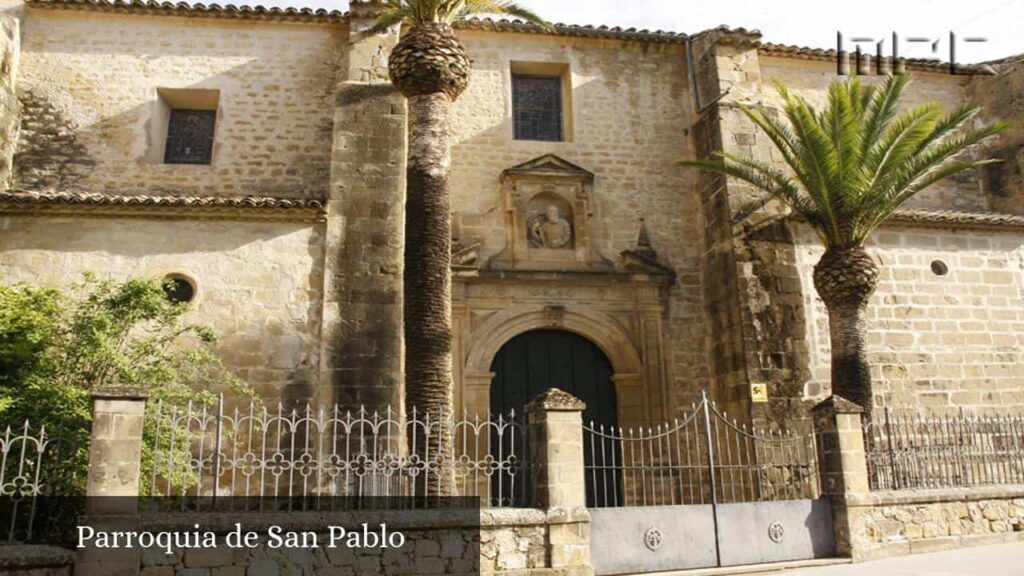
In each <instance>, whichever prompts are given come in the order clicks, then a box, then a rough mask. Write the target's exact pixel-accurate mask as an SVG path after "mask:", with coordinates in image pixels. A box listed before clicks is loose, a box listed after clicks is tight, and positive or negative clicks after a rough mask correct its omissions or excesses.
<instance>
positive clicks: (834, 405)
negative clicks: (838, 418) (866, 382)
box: [813, 394, 864, 414]
mask: <svg viewBox="0 0 1024 576" xmlns="http://www.w3.org/2000/svg"><path fill="white" fill-rule="evenodd" d="M813 410H814V412H815V413H830V412H831V413H833V414H863V413H864V408H863V407H862V406H861V405H860V404H857V403H855V402H851V401H850V400H847V399H846V398H843V397H842V396H839V395H838V394H833V395H831V396H829V397H828V398H825V399H824V400H822V401H821V402H819V403H817V404H816V405H815V406H814V408H813Z"/></svg>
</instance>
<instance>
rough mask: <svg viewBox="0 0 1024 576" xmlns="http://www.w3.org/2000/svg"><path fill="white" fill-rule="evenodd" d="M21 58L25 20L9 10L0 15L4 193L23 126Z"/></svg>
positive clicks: (0, 159) (0, 167) (0, 178)
mask: <svg viewBox="0 0 1024 576" xmlns="http://www.w3.org/2000/svg"><path fill="white" fill-rule="evenodd" d="M20 58H21V20H20V18H19V14H17V13H15V12H12V11H10V10H6V11H5V12H4V13H3V14H0V191H3V190H6V189H7V186H8V185H9V184H10V179H11V172H12V163H13V161H14V148H15V143H16V142H17V138H18V126H19V124H20V123H21V105H20V103H19V102H18V97H17V78H18V64H19V63H18V61H19V60H20Z"/></svg>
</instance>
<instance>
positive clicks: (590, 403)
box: [490, 329, 621, 505]
mask: <svg viewBox="0 0 1024 576" xmlns="http://www.w3.org/2000/svg"><path fill="white" fill-rule="evenodd" d="M491 373H493V374H494V379H493V380H492V381H491V390H490V409H491V413H492V414H508V413H509V412H511V411H512V410H515V412H516V413H522V410H523V407H525V406H526V404H527V403H528V402H530V400H532V399H533V398H535V397H536V396H537V395H539V394H541V393H542V392H544V391H545V390H548V389H549V388H560V389H562V390H565V391H566V392H568V393H570V394H572V395H573V396H576V397H577V398H579V399H580V400H583V402H584V403H586V406H587V407H586V410H585V411H584V412H583V421H584V422H585V423H588V424H590V423H593V424H592V425H593V427H594V428H595V429H600V428H601V427H603V428H604V429H605V430H608V431H609V433H610V432H611V429H612V428H615V427H617V426H618V397H617V393H616V389H615V384H614V382H613V381H612V374H613V372H612V364H611V362H610V361H609V359H608V357H607V356H606V355H605V353H604V352H603V351H602V350H601V349H600V348H599V347H598V346H597V345H596V344H594V343H593V342H591V341H590V340H588V339H586V338H584V337H583V336H580V335H579V334H576V333H573V332H569V331H566V330H551V329H541V330H531V331H528V332H524V333H522V334H519V335H518V336H515V337H514V338H512V339H511V340H509V341H508V342H506V343H505V344H504V345H503V346H502V347H501V349H499V350H498V352H497V354H495V356H494V360H493V361H492V362H491ZM494 441H495V442H502V443H503V444H505V443H506V441H504V440H499V439H497V438H494ZM502 448H503V449H504V450H508V449H510V448H511V447H510V446H502ZM602 448H603V447H602ZM612 449H615V450H616V451H617V446H613V447H612ZM583 452H584V463H585V465H586V466H587V467H588V469H589V467H590V466H591V465H592V462H591V460H592V457H593V456H594V454H593V451H592V450H588V449H587V447H586V446H584V450H583ZM617 461H621V457H619V458H618V459H617ZM606 478H608V477H607V475H604V474H602V475H597V474H593V475H590V474H588V478H587V482H586V489H587V503H588V505H593V504H594V503H596V502H597V498H598V495H600V494H603V497H605V498H607V497H609V494H608V491H609V490H617V489H618V486H620V485H621V483H620V482H605V479H606Z"/></svg>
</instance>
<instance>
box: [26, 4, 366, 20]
mask: <svg viewBox="0 0 1024 576" xmlns="http://www.w3.org/2000/svg"><path fill="white" fill-rule="evenodd" d="M25 4H26V5H28V6H32V7H39V8H64V9H83V10H87V9H94V10H105V11H112V12H146V13H155V14H168V15H179V16H210V17H227V18H243V19H266V20H291V21H313V20H324V21H344V20H346V19H347V18H348V13H347V12H341V11H339V10H325V9H323V8H316V9H314V8H293V7H285V8H278V7H276V6H271V7H267V6H262V5H259V4H257V5H254V6H250V5H246V4H242V5H236V4H230V3H229V4H218V3H216V2H212V3H209V4H204V3H202V2H194V3H189V2H167V1H164V2H160V1H157V0H25Z"/></svg>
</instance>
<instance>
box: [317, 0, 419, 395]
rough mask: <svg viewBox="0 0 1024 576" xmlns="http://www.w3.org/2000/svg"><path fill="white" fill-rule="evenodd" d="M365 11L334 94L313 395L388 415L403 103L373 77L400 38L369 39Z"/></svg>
mask: <svg viewBox="0 0 1024 576" xmlns="http://www.w3.org/2000/svg"><path fill="white" fill-rule="evenodd" d="M366 9H367V7H366V6H362V5H356V14H355V15H354V16H353V19H352V31H351V35H350V42H349V48H348V50H347V51H346V56H347V59H346V64H345V66H344V67H343V70H344V71H345V74H346V78H345V79H344V80H343V81H342V82H340V83H339V84H338V86H337V93H336V96H335V104H334V106H335V108H334V143H333V147H332V151H331V186H330V199H329V202H328V217H327V227H326V230H327V232H326V245H325V253H324V254H325V256H324V258H325V269H326V270H325V275H324V311H323V314H324V324H323V326H324V332H323V336H322V352H321V377H320V389H319V391H318V393H317V397H318V398H319V399H320V401H321V402H323V403H325V404H331V403H340V404H342V405H344V406H350V407H352V408H356V409H357V408H358V407H359V406H365V407H366V408H367V409H369V410H384V409H386V408H388V407H397V406H400V405H401V397H402V392H401V391H402V298H401V292H402V258H403V250H402V246H403V238H404V226H405V218H404V212H403V209H404V205H405V155H406V117H405V111H406V104H405V98H404V97H402V95H401V94H400V93H399V92H398V91H397V90H395V88H394V87H393V86H392V85H391V83H390V82H387V81H386V80H384V79H383V78H380V77H379V75H380V74H385V75H386V73H385V72H384V71H383V70H381V69H377V70H376V71H374V66H375V65H376V66H377V67H378V68H379V63H376V64H375V62H374V54H376V53H377V52H378V51H379V50H382V49H383V48H384V47H387V46H393V45H394V44H395V43H397V42H398V36H397V33H394V32H392V33H386V34H377V35H370V34H366V33H365V32H364V30H365V29H366V28H368V27H369V26H370V25H371V24H372V22H373V20H372V15H371V14H369V13H366V14H364V13H363V12H361V10H362V11H365V10H366ZM366 70H370V71H371V72H374V73H370V74H367V73H366Z"/></svg>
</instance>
